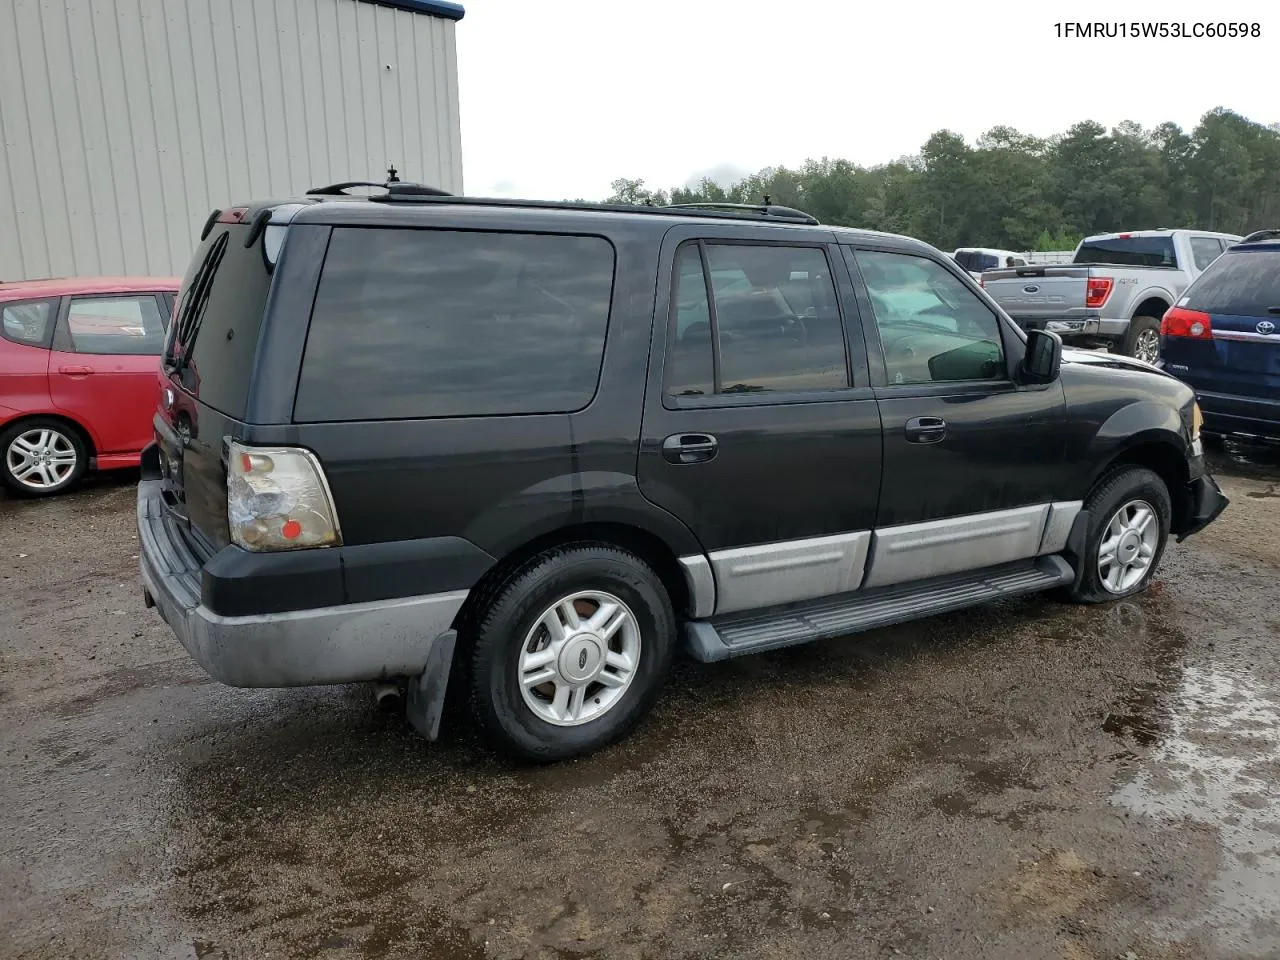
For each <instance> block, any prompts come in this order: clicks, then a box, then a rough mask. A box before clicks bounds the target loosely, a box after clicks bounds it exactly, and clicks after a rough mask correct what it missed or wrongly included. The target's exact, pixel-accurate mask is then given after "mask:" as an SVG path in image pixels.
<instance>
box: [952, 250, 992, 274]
mask: <svg viewBox="0 0 1280 960" xmlns="http://www.w3.org/2000/svg"><path fill="white" fill-rule="evenodd" d="M955 260H956V263H958V264H960V266H961V267H963V268H964V269H965V270H968V271H969V272H970V273H982V272H983V271H984V270H994V269H996V267H998V266H1000V258H999V257H997V256H996V255H995V254H993V253H981V252H979V251H977V250H961V251H960V252H959V253H957V254H956V256H955Z"/></svg>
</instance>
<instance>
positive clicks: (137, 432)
mask: <svg viewBox="0 0 1280 960" xmlns="http://www.w3.org/2000/svg"><path fill="white" fill-rule="evenodd" d="M177 290H178V279H177V278H176V277H174V278H153V277H124V278H111V277H105V278H98V279H79V280H34V281H26V282H18V283H3V284H0V454H2V459H0V482H3V484H4V485H5V486H6V487H8V488H9V489H10V490H12V491H13V492H15V493H19V494H26V495H28V496H46V495H48V494H53V493H60V492H62V491H63V490H66V489H67V488H68V487H70V486H71V485H72V484H74V483H75V482H76V481H77V480H79V479H80V477H82V476H83V475H84V472H85V471H86V470H88V469H90V468H96V469H98V470H110V469H114V468H118V467H133V466H137V464H138V456H139V454H140V453H141V451H142V448H143V447H144V446H146V445H147V444H148V443H149V442H150V440H151V434H152V430H151V416H152V414H153V413H154V412H155V405H156V396H157V395H158V393H159V390H160V386H159V374H160V359H159V358H160V353H161V349H162V347H163V345H164V335H165V326H166V323H167V321H168V317H169V315H170V313H171V312H172V310H173V297H174V295H175V294H176V292H177Z"/></svg>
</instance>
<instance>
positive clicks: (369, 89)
mask: <svg viewBox="0 0 1280 960" xmlns="http://www.w3.org/2000/svg"><path fill="white" fill-rule="evenodd" d="M0 140H2V141H3V148H4V149H3V153H2V154H0V281H3V280H16V279H34V278H40V277H49V276H90V275H95V274H104V275H110V274H134V275H146V274H151V275H167V274H181V273H182V272H183V271H184V270H185V269H186V265H187V260H188V258H189V257H190V254H191V250H192V248H193V246H194V244H195V240H196V234H197V233H198V232H199V229H200V225H201V224H202V223H203V222H204V219H205V217H206V216H208V214H209V211H210V210H212V209H214V208H215V207H222V206H226V205H227V204H229V203H231V202H233V201H242V200H248V199H255V198H264V197H288V196H292V195H296V194H298V193H299V192H301V191H303V190H306V189H307V188H308V187H312V186H318V185H320V184H325V183H333V182H336V181H340V180H363V179H371V180H381V179H383V178H384V177H385V171H386V168H387V165H388V163H394V164H395V166H396V167H397V169H398V170H399V171H400V176H401V177H403V178H404V179H406V180H418V181H421V182H424V183H430V184H434V185H437V186H440V187H443V188H444V189H446V190H449V191H450V192H461V190H462V157H461V146H462V138H461V131H460V128H459V121H458V86H457V61H456V54H455V47H454V24H453V22H452V21H449V20H444V19H440V18H437V17H432V16H425V15H422V14H415V13H409V12H407V11H404V10H395V9H391V8H388V7H384V6H377V5H374V4H372V3H366V2H359V0H0Z"/></svg>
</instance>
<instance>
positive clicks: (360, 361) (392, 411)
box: [294, 228, 614, 422]
mask: <svg viewBox="0 0 1280 960" xmlns="http://www.w3.org/2000/svg"><path fill="white" fill-rule="evenodd" d="M613 262H614V258H613V247H612V245H611V244H610V243H609V242H608V241H607V240H604V239H602V238H600V237H570V236H550V235H534V234H517V233H482V232H464V231H453V230H391V229H363V228H336V229H335V230H334V231H333V238H332V239H331V240H330V242H329V252H328V254H327V256H326V258H325V263H324V267H323V269H322V272H321V274H320V285H319V288H318V290H317V292H316V304H315V309H314V311H313V312H312V316H311V328H310V331H309V333H308V335H307V345H306V350H305V353H304V355H303V362H302V374H301V377H300V379H299V383H298V396H297V400H296V403H295V406H294V419H295V420H296V421H299V422H323V421H337V420H391V419H408V418H420V417H458V416H482V415H494V414H517V413H565V412H569V411H573V410H580V409H582V408H583V407H585V406H586V405H587V404H588V403H590V402H591V398H592V397H593V396H594V395H595V391H596V383H597V381H598V380H599V378H600V364H601V360H602V358H603V355H604V340H605V328H606V326H607V325H608V321H609V302H610V298H611V296H612V293H613Z"/></svg>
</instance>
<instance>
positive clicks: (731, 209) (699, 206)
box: [663, 197, 819, 224]
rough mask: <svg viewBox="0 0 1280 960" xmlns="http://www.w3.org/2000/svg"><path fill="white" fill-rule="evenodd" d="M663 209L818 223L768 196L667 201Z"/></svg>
mask: <svg viewBox="0 0 1280 960" xmlns="http://www.w3.org/2000/svg"><path fill="white" fill-rule="evenodd" d="M663 209H667V210H673V209H674V210H723V211H725V212H726V213H756V214H760V215H761V216H766V217H779V218H781V219H783V220H799V221H800V222H801V223H808V224H817V223H819V220H818V218H817V217H815V216H813V215H812V214H808V213H805V212H804V211H803V210H797V209H796V208H795V207H784V206H782V205H780V204H776V203H770V202H769V198H768V197H765V198H764V203H714V202H703V203H669V204H667V206H666V207H665V208H663Z"/></svg>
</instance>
